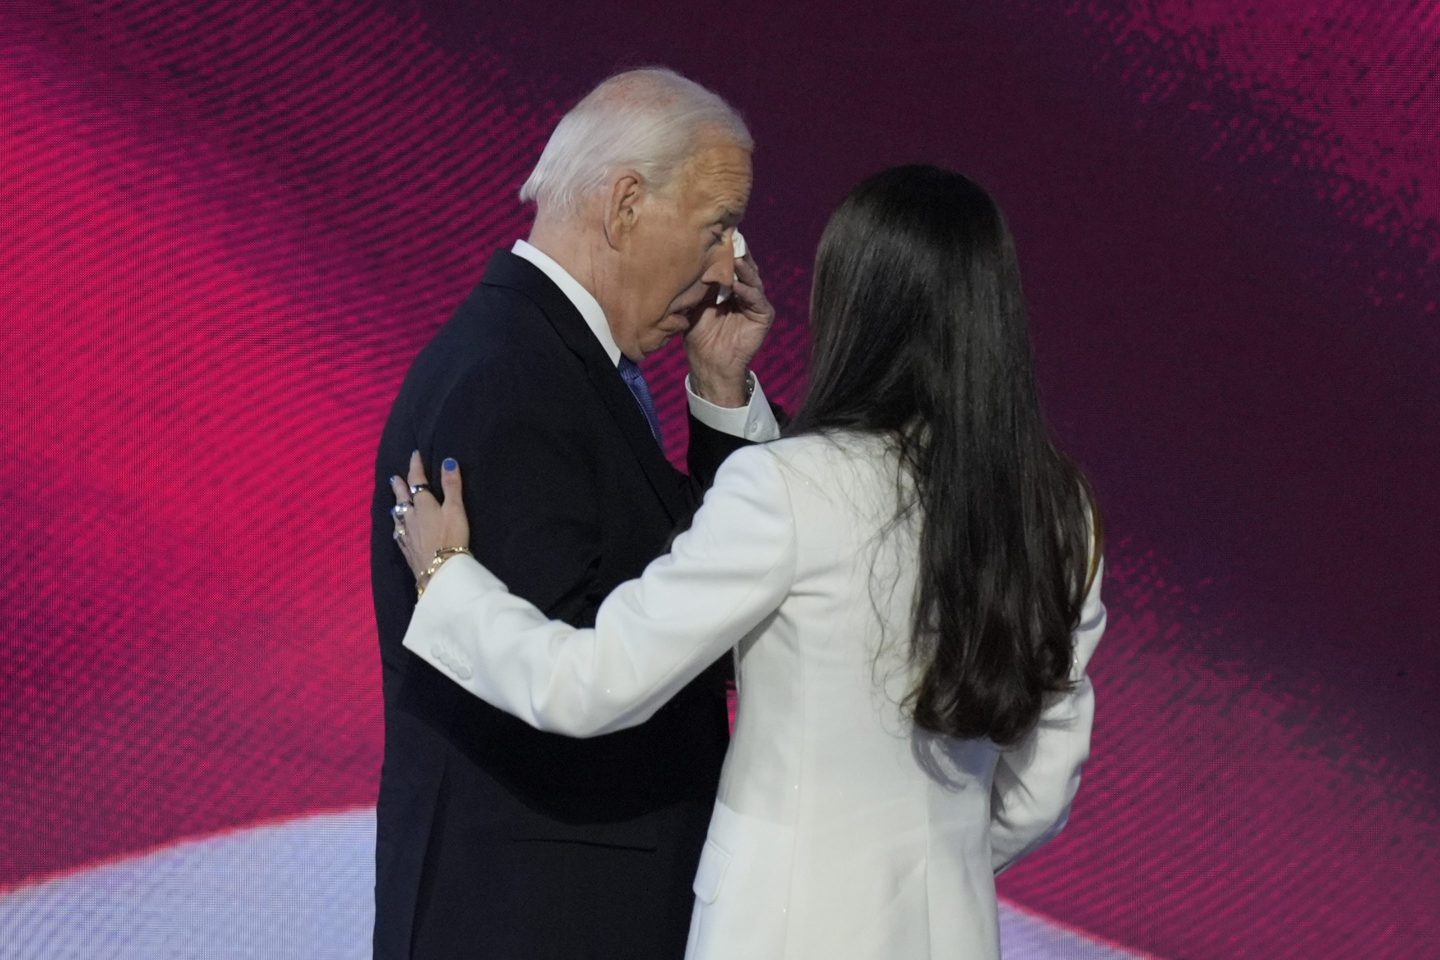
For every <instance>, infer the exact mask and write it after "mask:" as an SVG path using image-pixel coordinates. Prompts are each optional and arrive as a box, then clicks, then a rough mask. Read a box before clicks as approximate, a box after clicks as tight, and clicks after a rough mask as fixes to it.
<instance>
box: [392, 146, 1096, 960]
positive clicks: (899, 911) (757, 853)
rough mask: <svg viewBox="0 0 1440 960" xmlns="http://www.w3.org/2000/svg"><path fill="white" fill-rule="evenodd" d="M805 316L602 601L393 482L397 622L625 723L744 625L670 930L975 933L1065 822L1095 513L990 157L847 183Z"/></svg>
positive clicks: (1087, 634) (551, 708) (890, 952)
mask: <svg viewBox="0 0 1440 960" xmlns="http://www.w3.org/2000/svg"><path fill="white" fill-rule="evenodd" d="M811 314H812V332H813V340H814V353H813V357H812V361H811V371H810V390H809V395H808V397H807V399H806V401H805V404H804V407H803V408H802V410H801V413H800V416H799V417H798V419H797V420H796V422H795V423H794V424H793V425H792V428H791V429H790V430H789V431H788V435H787V436H786V438H784V439H782V440H779V441H776V442H774V443H770V444H765V445H761V446H755V447H749V448H745V449H742V450H740V451H739V452H737V453H735V454H733V455H732V456H731V458H730V459H729V460H728V461H727V462H726V464H725V466H724V468H723V469H722V470H721V472H720V474H719V476H718V477H717V479H716V481H715V486H714V487H713V488H712V490H711V491H710V493H709V494H708V495H707V497H706V500H705V504H704V506H703V507H702V509H701V510H700V511H699V512H698V513H697V514H696V516H695V520H694V523H693V525H692V527H691V528H690V530H688V531H687V532H685V533H683V534H681V535H680V536H679V537H677V538H676V540H675V542H674V546H673V548H672V550H671V552H670V553H669V554H667V555H666V556H664V557H662V558H660V559H658V560H656V561H655V562H654V563H652V564H651V565H650V567H649V568H648V569H647V570H646V571H645V573H644V575H643V576H642V577H641V578H640V579H638V580H633V581H630V582H628V583H625V584H622V585H621V586H619V587H618V588H616V590H615V591H614V592H612V593H611V594H610V596H609V597H608V598H607V599H606V600H605V602H604V604H603V605H602V606H601V607H600V611H599V614H598V616H597V618H596V623H595V626H594V628H593V629H586V630H577V629H574V628H572V627H570V626H568V625H566V624H564V623H559V622H555V621H550V620H547V619H546V618H545V617H544V616H543V615H541V614H540V613H539V611H537V610H536V609H535V608H534V607H533V606H531V605H530V604H529V603H527V602H525V601H524V600H521V599H519V598H517V597H514V596H512V595H511V594H509V593H508V592H507V591H506V590H505V587H504V585H503V584H501V583H500V582H499V581H498V580H496V579H495V578H494V577H493V576H491V575H490V573H489V572H488V571H487V570H486V569H485V568H484V567H483V566H481V565H480V564H478V563H476V562H475V561H474V560H473V558H471V557H470V556H468V555H467V554H466V553H465V551H463V550H461V549H460V548H463V547H466V546H467V545H468V537H469V533H468V525H467V524H466V520H465V515H464V509H463V506H462V505H461V498H460V485H461V480H460V471H459V469H458V466H457V465H456V464H455V463H454V462H453V461H447V462H446V465H445V468H444V469H443V470H442V484H443V487H444V494H445V498H444V506H443V507H442V506H441V505H440V504H439V503H438V502H437V501H436V500H435V498H433V497H431V496H429V495H428V493H421V494H417V495H416V496H415V497H414V500H413V503H412V501H411V498H410V492H409V486H408V485H407V484H406V483H404V482H400V481H397V483H396V497H397V501H400V502H403V503H406V504H409V506H408V508H407V509H406V510H405V511H402V513H401V515H400V517H399V518H398V519H397V523H398V524H401V525H402V526H403V533H404V535H403V536H400V537H397V542H399V543H401V545H402V548H403V549H404V550H405V551H406V555H407V558H408V559H409V561H410V563H411V567H412V569H413V570H415V572H416V574H417V579H418V581H419V585H420V587H421V589H422V591H423V595H422V598H421V601H420V603H419V605H418V606H417V608H416V611H415V616H414V620H413V621H412V623H411V626H410V631H409V634H408V635H407V637H406V639H405V645H406V646H407V647H408V648H410V649H411V650H412V651H414V652H415V653H417V654H419V655H420V656H421V657H423V658H424V659H426V660H427V661H429V662H430V663H431V664H432V665H433V666H435V667H436V668H437V669H438V670H440V671H441V672H442V673H445V674H446V675H448V676H449V677H450V678H451V679H453V680H454V681H455V682H456V683H458V684H460V685H461V686H463V687H464V688H465V689H467V690H469V691H471V692H472V693H474V694H475V695H477V696H479V697H482V698H483V699H485V700H486V701H488V702H490V703H492V704H494V705H495V706H497V707H500V708H502V709H504V710H506V711H509V712H510V713H513V714H514V715H515V716H517V717H519V718H521V719H522V720H525V721H526V722H528V723H530V724H531V725H533V726H536V727H539V728H541V729H545V730H552V731H556V732H560V733H566V734H570V735H573V736H593V735H598V734H603V733H608V732H612V731H615V730H619V729H623V728H625V727H629V726H633V725H636V724H639V723H642V722H643V721H645V720H646V719H648V718H649V717H650V716H651V715H653V714H654V713H655V712H656V711H657V710H659V709H661V708H662V707H663V705H664V703H665V701H666V700H667V699H668V698H669V697H670V696H671V695H672V694H673V693H674V692H676V691H677V690H679V689H680V688H681V687H683V686H684V685H685V684H686V683H687V682H688V681H690V680H691V679H693V678H694V677H695V676H697V675H698V674H699V673H700V672H701V671H702V670H703V669H704V668H705V667H706V666H707V665H708V664H710V663H711V662H712V661H713V660H714V659H715V658H716V657H717V656H719V655H721V654H723V653H724V652H725V651H726V650H728V649H730V648H731V647H734V648H736V652H737V663H738V683H739V688H740V701H741V707H740V710H739V716H738V721H737V726H736V731H735V737H734V740H733V742H732V745H731V749H730V753H729V756H728V758H727V760H726V765H725V770H724V773H723V775H722V779H721V784H720V791H719V798H718V800H717V803H716V809H715V814H714V817H713V819H712V821H711V827H710V833H709V837H708V839H707V840H706V844H705V849H704V851H703V852H702V855H701V859H700V867H699V870H698V873H697V875H696V878H695V894H696V903H695V912H694V915H693V918H692V925H691V931H690V947H689V952H688V956H690V957H746V958H766V957H800V958H811V957H837V958H848V957H856V958H861V957H867V958H868V957H874V958H877V960H878V958H885V960H892V958H909V957H930V956H934V957H945V958H956V957H961V958H970V957H975V958H983V957H994V956H997V955H998V951H999V937H998V920H997V914H996V903H995V893H994V881H993V877H994V874H995V873H997V872H999V871H1000V870H1002V869H1004V868H1005V867H1007V866H1009V865H1010V864H1011V863H1013V862H1014V861H1015V860H1016V859H1018V858H1019V857H1021V856H1023V855H1024V854H1026V853H1028V852H1030V851H1031V850H1033V849H1034V848H1036V847H1037V846H1039V845H1040V844H1041V843H1043V842H1044V841H1045V840H1046V839H1048V838H1049V837H1050V836H1052V835H1053V834H1054V833H1055V832H1056V831H1057V830H1058V829H1059V827H1060V825H1061V824H1062V823H1063V820H1064V818H1065V816H1066V813H1067V812H1068V810H1069V806H1070V802H1071V800H1072V798H1073V797H1074V794H1075V791H1076V789H1077V787H1078V785H1079V773H1080V768H1081V765H1082V764H1083V763H1084V761H1085V759H1086V757H1087V756H1088V752H1089V738H1090V723H1091V718H1092V715H1093V695H1092V692H1091V688H1090V684H1089V681H1088V679H1087V678H1086V675H1085V666H1086V664H1087V663H1088V661H1089V659H1090V655H1091V654H1092V653H1093V651H1094V649H1095V645H1096V643H1097V642H1098V641H1099V638H1100V634H1101V633H1102V631H1103V629H1104V623H1105V609H1104V606H1103V605H1102V604H1101V602H1100V595H1099V581H1100V566H1101V562H1100V542H1099V539H1100V538H1099V534H1098V520H1097V518H1098V515H1099V514H1098V511H1097V510H1096V509H1095V508H1094V505H1093V500H1092V496H1091V492H1090V488H1089V485H1088V483H1087V482H1086V480H1085V477H1084V475H1083V474H1082V473H1081V472H1080V471H1079V470H1078V469H1077V468H1076V467H1075V466H1074V465H1073V464H1072V463H1071V462H1070V461H1069V460H1068V459H1067V458H1066V457H1065V456H1064V455H1063V454H1061V453H1060V452H1059V451H1058V450H1057V449H1056V448H1055V446H1054V444H1053V443H1052V442H1051V441H1050V439H1049V437H1048V434H1047V431H1046V428H1045V423H1044V418H1043V417H1042V415H1041V411H1040V407H1039V402H1038V400H1037V397H1036V389H1035V383H1034V374H1033V364H1032V360H1031V351H1030V342H1029V334H1028V331H1027V324H1026V315H1025V305H1024V300H1023V297H1022V295H1021V289H1020V277H1019V271H1018V267H1017V263H1016V257H1015V250H1014V245H1013V242H1012V240H1011V237H1010V234H1009V231H1008V230H1007V228H1006V226H1005V223H1004V221H1003V219H1002V217H1001V215H1000V212H999V210H998V208H997V207H996V205H995V204H994V202H993V201H992V200H991V199H990V197H989V196H988V195H987V194H986V193H985V191H984V190H982V189H981V188H980V187H979V186H977V185H976V184H974V183H973V182H971V181H970V180H968V179H966V178H965V177H963V176H961V175H959V174H957V173H952V172H948V171H944V170H939V169H936V168H934V167H921V166H914V167H900V168H896V169H892V170H888V171H885V172H883V173H881V174H878V175H876V176H874V177H871V178H870V179H868V180H866V181H865V182H864V183H862V184H861V185H860V186H859V187H857V188H856V189H855V190H854V191H853V192H852V193H851V194H850V196H849V197H848V198H847V199H846V200H845V202H844V204H843V205H842V206H841V207H840V209H839V210H838V211H836V213H835V215H834V216H833V217H832V219H831V221H830V224H829V226H828V227H827V229H826V231H825V234H824V237H823V239H822V240H821V243H820V251H819V254H818V255H817V259H816V270H815V281H814V289H813V294H812V301H811ZM409 482H410V483H413V484H421V483H424V472H423V468H422V467H421V465H420V464H419V462H418V459H417V461H415V462H413V463H412V464H411V476H410V477H409ZM617 775H619V774H617Z"/></svg>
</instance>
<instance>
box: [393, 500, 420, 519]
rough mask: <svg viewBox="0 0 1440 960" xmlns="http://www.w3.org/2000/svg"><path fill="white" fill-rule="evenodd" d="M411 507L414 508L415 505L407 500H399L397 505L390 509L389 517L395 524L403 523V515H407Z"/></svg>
mask: <svg viewBox="0 0 1440 960" xmlns="http://www.w3.org/2000/svg"><path fill="white" fill-rule="evenodd" d="M413 506H415V504H413V503H411V502H410V501H409V500H401V501H400V502H399V503H397V504H395V506H393V507H391V508H390V516H392V517H394V518H395V521H396V522H397V523H404V522H405V514H407V513H409V512H410V508H411V507H413Z"/></svg>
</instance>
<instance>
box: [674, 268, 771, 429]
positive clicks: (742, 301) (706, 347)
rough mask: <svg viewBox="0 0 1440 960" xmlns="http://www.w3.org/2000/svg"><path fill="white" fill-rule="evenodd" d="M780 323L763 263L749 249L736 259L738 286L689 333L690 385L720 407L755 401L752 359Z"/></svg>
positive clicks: (709, 307) (713, 305)
mask: <svg viewBox="0 0 1440 960" xmlns="http://www.w3.org/2000/svg"><path fill="white" fill-rule="evenodd" d="M774 322H775V308H774V307H772V306H771V305H770V301H769V300H768V299H766V297H765V283H764V281H762V280H761V279H760V268H759V267H757V266H756V265H755V260H754V258H753V257H751V256H750V254H749V253H748V252H747V253H746V255H745V256H744V257H740V258H738V259H736V261H735V286H734V288H733V291H732V295H731V296H730V298H729V299H727V300H726V301H725V302H724V303H719V304H716V303H711V304H708V305H706V306H705V307H703V308H702V309H701V310H700V313H699V316H698V317H697V318H696V320H695V322H694V323H693V324H692V325H691V327H690V330H689V332H688V333H686V334H685V356H686V358H687V359H688V360H689V362H690V386H691V387H692V388H693V389H694V391H695V392H696V393H697V394H699V395H700V396H701V397H702V398H703V399H705V400H708V401H710V402H711V403H713V404H715V405H716V406H720V407H743V406H745V404H746V403H748V402H749V399H750V395H749V389H748V387H749V377H750V361H751V360H753V359H754V357H755V354H756V353H758V352H759V350H760V345H761V344H762V343H764V342H765V336H766V335H767V334H768V333H769V332H770V325H771V324H772V323H774Z"/></svg>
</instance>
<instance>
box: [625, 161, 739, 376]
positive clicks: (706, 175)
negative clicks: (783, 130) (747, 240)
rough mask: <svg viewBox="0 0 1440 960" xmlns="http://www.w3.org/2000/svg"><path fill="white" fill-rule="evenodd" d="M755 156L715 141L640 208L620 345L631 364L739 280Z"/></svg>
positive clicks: (628, 268)
mask: <svg viewBox="0 0 1440 960" xmlns="http://www.w3.org/2000/svg"><path fill="white" fill-rule="evenodd" d="M750 178H751V173H750V154H749V152H748V151H746V150H743V149H741V148H740V147H738V146H736V145H735V144H733V143H728V142H724V141H719V140H716V141H711V142H710V143H709V144H707V145H704V146H702V147H701V148H700V149H699V150H698V151H696V153H695V154H694V155H693V156H692V157H691V158H690V160H689V161H688V162H687V163H686V165H685V167H684V168H683V169H682V170H681V171H680V173H679V175H678V176H677V177H676V181H675V182H674V183H672V184H670V186H669V188H668V189H667V190H665V191H664V192H661V193H656V194H650V195H648V196H646V198H645V199H644V201H643V202H642V203H641V204H640V206H639V208H638V216H637V219H636V222H635V227H634V229H633V231H632V232H631V235H630V242H629V245H628V248H627V250H626V251H625V256H624V259H623V265H622V271H623V275H622V276H621V277H620V284H619V290H618V294H619V297H618V299H619V300H620V301H621V303H620V305H619V307H618V309H615V310H614V311H612V312H610V315H609V317H608V319H609V321H610V329H611V332H612V333H614V335H615V342H616V344H617V345H618V346H619V347H620V352H621V353H624V354H625V355H626V356H627V357H630V359H632V360H639V359H640V358H641V357H643V356H645V355H647V354H651V353H654V352H655V351H656V350H659V349H660V348H661V347H663V346H665V344H666V343H668V342H669V341H670V338H671V337H674V336H675V335H676V334H683V333H685V331H687V330H689V329H690V325H691V323H693V322H694V319H695V317H696V315H698V313H699V310H700V309H701V308H703V306H704V305H705V304H708V303H714V302H715V294H716V290H717V288H718V287H719V286H720V285H725V286H730V285H731V284H733V283H734V280H735V259H734V253H733V247H732V246H731V236H732V234H733V233H734V229H735V225H736V224H737V223H739V222H740V218H741V217H742V216H744V214H745V205H746V203H747V202H748V201H749V199H750Z"/></svg>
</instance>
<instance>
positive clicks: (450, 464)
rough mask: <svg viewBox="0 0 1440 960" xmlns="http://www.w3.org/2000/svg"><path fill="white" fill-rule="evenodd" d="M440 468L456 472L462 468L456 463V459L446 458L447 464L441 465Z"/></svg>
mask: <svg viewBox="0 0 1440 960" xmlns="http://www.w3.org/2000/svg"><path fill="white" fill-rule="evenodd" d="M440 466H442V467H444V468H445V469H446V470H454V469H455V468H456V467H458V466H460V464H458V463H456V462H455V458H454V457H446V458H445V462H444V463H442V464H440Z"/></svg>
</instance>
